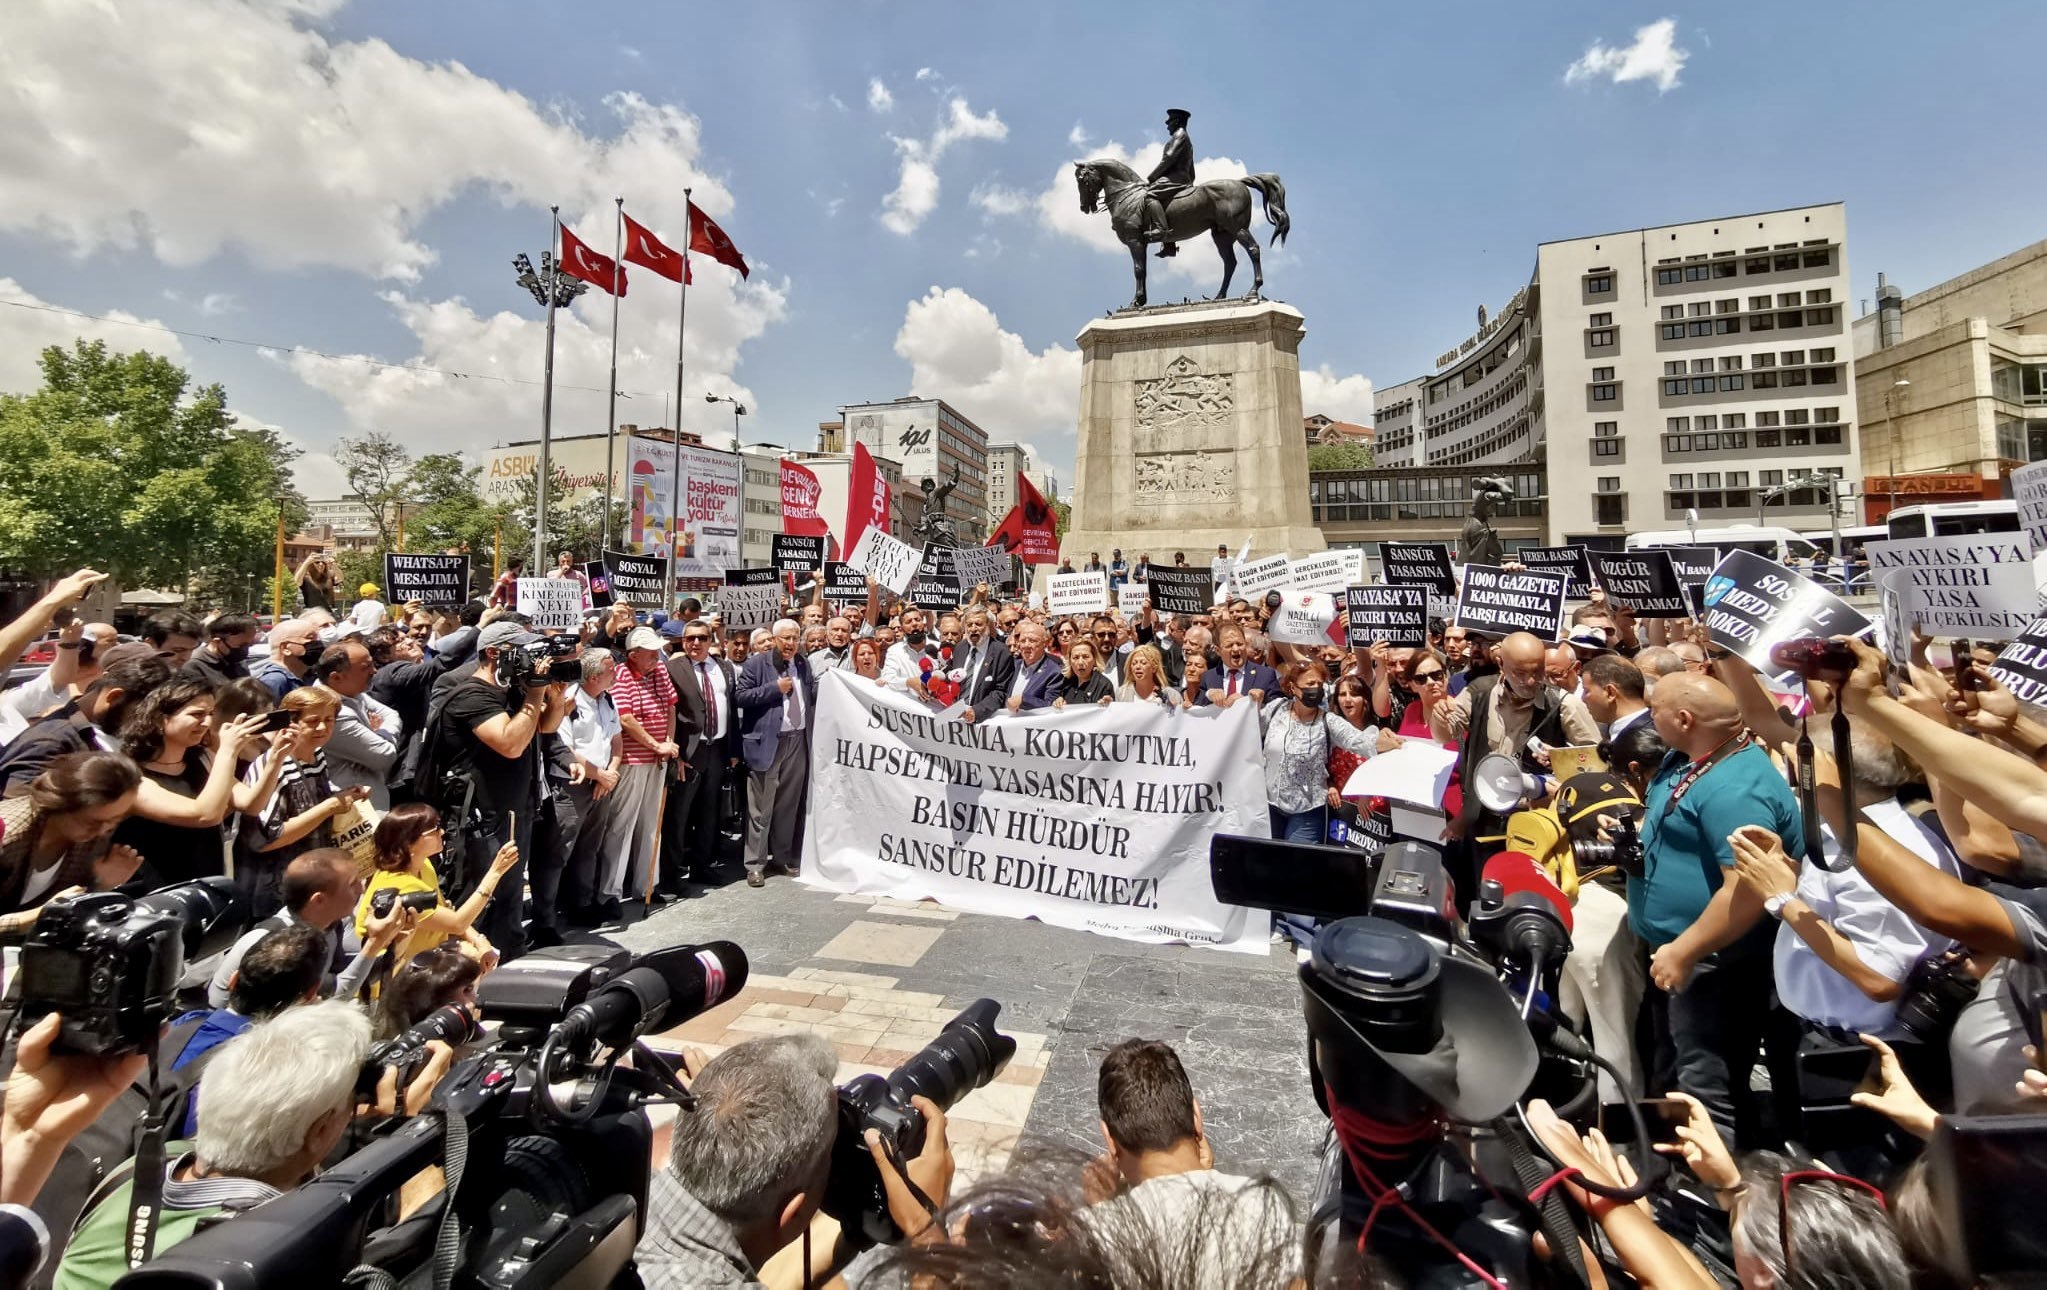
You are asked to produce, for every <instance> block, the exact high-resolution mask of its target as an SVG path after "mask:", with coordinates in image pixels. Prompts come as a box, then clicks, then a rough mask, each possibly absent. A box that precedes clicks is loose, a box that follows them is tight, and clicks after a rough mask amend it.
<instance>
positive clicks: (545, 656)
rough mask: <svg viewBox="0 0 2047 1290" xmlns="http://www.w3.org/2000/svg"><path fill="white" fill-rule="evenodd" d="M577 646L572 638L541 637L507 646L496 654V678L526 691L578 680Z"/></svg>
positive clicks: (581, 676) (579, 665) (581, 670)
mask: <svg viewBox="0 0 2047 1290" xmlns="http://www.w3.org/2000/svg"><path fill="white" fill-rule="evenodd" d="M581 644H582V642H581V641H579V640H578V639H577V638H576V637H574V636H543V637H541V638H540V639H539V640H537V641H535V642H533V643H532V644H530V645H507V646H505V647H504V649H502V650H500V651H499V652H498V669H497V674H498V679H499V680H500V681H503V682H505V683H506V684H508V685H523V686H526V687H527V688H529V689H536V688H538V687H540V686H543V685H561V684H564V683H566V682H571V681H580V680H582V679H583V664H582V661H581V660H580V659H578V658H577V657H576V653H577V651H578V649H579V648H580V647H581Z"/></svg>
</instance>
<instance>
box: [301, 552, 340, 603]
mask: <svg viewBox="0 0 2047 1290" xmlns="http://www.w3.org/2000/svg"><path fill="white" fill-rule="evenodd" d="M297 580H298V584H299V600H300V601H301V602H302V603H303V604H304V605H305V607H306V608H307V609H324V610H326V611H327V612H328V613H330V614H331V613H333V612H334V602H335V599H336V596H337V591H338V588H339V587H340V585H341V572H340V571H339V570H338V569H336V568H335V567H334V562H333V561H332V560H329V559H328V558H327V557H326V556H325V555H323V554H319V553H317V552H316V553H315V554H313V555H309V556H307V557H306V558H305V560H304V561H302V562H301V563H300V564H299V570H298V574H297Z"/></svg>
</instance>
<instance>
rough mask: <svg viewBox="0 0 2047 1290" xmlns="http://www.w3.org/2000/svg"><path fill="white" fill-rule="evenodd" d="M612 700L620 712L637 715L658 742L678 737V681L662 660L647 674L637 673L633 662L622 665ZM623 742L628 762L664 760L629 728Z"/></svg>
mask: <svg viewBox="0 0 2047 1290" xmlns="http://www.w3.org/2000/svg"><path fill="white" fill-rule="evenodd" d="M611 701H612V702H613V703H614V704H616V705H617V706H618V715H619V716H621V717H626V716H631V717H633V718H634V719H636V720H637V721H638V722H639V723H640V726H641V728H643V729H644V730H646V732H647V734H648V735H649V736H650V737H652V739H653V740H654V742H655V743H666V742H667V741H668V740H670V739H672V738H674V737H675V682H674V681H672V680H670V679H669V677H668V669H667V668H665V667H663V666H662V665H661V664H660V662H659V661H656V662H655V664H654V666H652V667H650V668H648V669H647V671H646V674H645V675H644V676H642V675H637V674H635V673H634V672H633V669H632V665H631V664H630V663H628V664H627V665H625V666H624V667H621V668H619V669H618V683H617V684H616V685H614V686H612V688H611ZM624 743H625V758H624V760H625V764H626V765H628V766H645V765H649V764H651V763H653V762H657V761H660V760H661V755H660V754H659V753H657V752H655V751H654V750H653V749H652V748H649V747H648V746H647V745H646V744H643V743H641V742H640V741H639V740H637V739H635V738H633V734H632V731H630V730H627V731H626V736H625V740H624Z"/></svg>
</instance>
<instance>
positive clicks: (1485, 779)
mask: <svg viewBox="0 0 2047 1290" xmlns="http://www.w3.org/2000/svg"><path fill="white" fill-rule="evenodd" d="M1465 787H1466V788H1467V789H1468V790H1469V791H1470V792H1472V793H1475V794H1477V796H1478V804H1479V805H1480V806H1483V807H1484V808H1485V809H1487V810H1488V811H1491V812H1492V813H1493V814H1495V815H1505V814H1507V813H1508V812H1510V811H1514V810H1518V809H1519V808H1520V806H1521V804H1522V803H1523V802H1526V801H1529V800H1531V799H1533V798H1537V797H1541V796H1542V777H1541V776H1539V775H1530V774H1528V773H1527V772H1526V771H1524V770H1522V769H1521V763H1520V762H1518V761H1516V760H1514V759H1513V758H1512V757H1508V756H1506V755H1504V754H1502V753H1487V754H1486V755H1485V756H1483V757H1481V758H1479V759H1478V765H1476V766H1474V767H1472V771H1471V779H1470V781H1469V782H1468V783H1467V784H1466V785H1465Z"/></svg>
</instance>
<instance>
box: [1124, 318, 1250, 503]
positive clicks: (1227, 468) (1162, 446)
mask: <svg viewBox="0 0 2047 1290" xmlns="http://www.w3.org/2000/svg"><path fill="white" fill-rule="evenodd" d="M1135 386H1136V389H1135V397H1136V415H1135V416H1134V417H1133V418H1132V423H1131V436H1130V438H1131V444H1130V446H1131V450H1132V454H1133V456H1134V459H1135V465H1136V472H1137V473H1136V479H1135V487H1134V489H1133V493H1134V498H1135V500H1136V501H1137V502H1138V503H1139V504H1150V505H1159V504H1164V503H1168V502H1186V501H1230V500H1233V499H1234V498H1235V497H1236V495H1237V453H1236V420H1235V419H1236V376H1235V374H1233V373H1230V372H1203V371H1201V370H1200V369H1199V367H1198V366H1197V365H1196V363H1195V362H1194V360H1193V359H1191V358H1189V357H1187V356H1186V355H1184V354H1182V355H1181V356H1180V357H1178V358H1176V359H1174V360H1173V361H1172V362H1171V363H1170V364H1169V365H1167V367H1166V374H1165V375H1164V376H1161V377H1155V378H1151V379H1145V380H1139V381H1137V382H1135Z"/></svg>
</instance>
